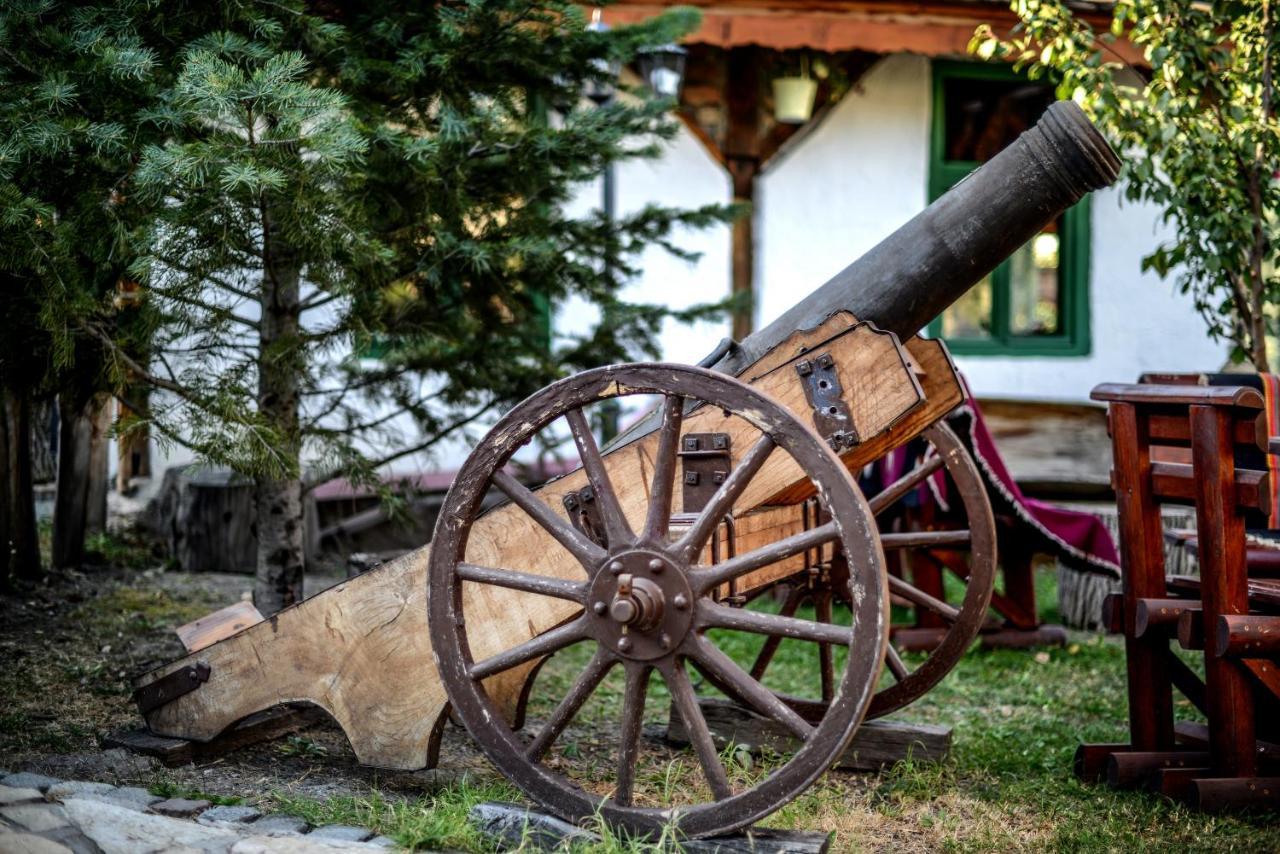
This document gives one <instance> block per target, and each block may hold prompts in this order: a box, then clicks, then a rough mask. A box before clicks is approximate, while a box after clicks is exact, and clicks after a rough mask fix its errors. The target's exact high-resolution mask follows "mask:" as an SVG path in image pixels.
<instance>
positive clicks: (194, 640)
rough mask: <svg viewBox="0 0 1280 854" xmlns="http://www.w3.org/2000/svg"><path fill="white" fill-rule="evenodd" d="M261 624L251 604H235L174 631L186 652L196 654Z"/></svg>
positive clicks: (260, 619) (258, 614) (260, 616)
mask: <svg viewBox="0 0 1280 854" xmlns="http://www.w3.org/2000/svg"><path fill="white" fill-rule="evenodd" d="M261 622H262V615H261V614H260V613H258V609H257V608H255V607H253V603H252V602H237V603H235V604H234V605H228V606H227V607H225V608H222V609H220V610H217V611H214V612H213V613H212V614H205V615H204V616H203V617H201V618H199V619H198V620H192V621H191V622H190V623H187V624H186V625H183V626H178V628H177V629H176V631H177V633H178V639H179V640H181V641H182V645H183V646H184V647H186V650H187V652H198V651H199V650H202V649H204V648H205V647H207V646H212V645H213V644H215V643H217V642H218V641H220V640H223V639H224V638H229V637H231V636H232V635H234V634H236V633H237V632H241V631H244V630H245V629H247V628H249V627H250V626H255V625H257V624H258V623H261Z"/></svg>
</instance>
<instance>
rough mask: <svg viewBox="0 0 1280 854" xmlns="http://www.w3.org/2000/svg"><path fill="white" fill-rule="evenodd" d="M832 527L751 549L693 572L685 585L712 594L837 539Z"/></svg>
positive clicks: (826, 525) (833, 526) (831, 523)
mask: <svg viewBox="0 0 1280 854" xmlns="http://www.w3.org/2000/svg"><path fill="white" fill-rule="evenodd" d="M839 536H840V534H839V532H838V531H836V523H835V522H828V523H827V524H825V525H821V526H819V527H817V528H813V529H811V530H808V531H801V532H800V533H799V534H792V535H791V536H790V537H784V538H783V539H781V540H777V541H776V542H772V543H770V544H769V545H767V546H761V547H760V548H758V549H753V550H752V551H749V552H747V553H746V554H740V555H738V556H736V557H731V558H729V559H728V560H726V561H722V562H721V563H717V564H716V565H715V566H710V567H707V568H705V569H695V570H692V571H691V572H690V573H689V583H690V585H692V586H693V589H694V592H695V593H697V594H702V593H705V592H706V591H708V590H713V589H715V588H716V587H719V586H720V585H721V584H724V583H725V582H727V581H731V580H732V579H734V578H737V577H738V576H740V575H745V574H746V573H748V572H752V571H753V570H757V569H760V568H761V567H766V566H768V565H769V564H771V563H777V562H778V561H780V560H784V559H786V558H789V557H791V556H792V555H797V554H800V553H801V552H803V551H806V550H808V549H811V548H815V547H816V546H821V545H824V544H826V543H829V542H831V541H832V540H834V539H836V538H837V537H839Z"/></svg>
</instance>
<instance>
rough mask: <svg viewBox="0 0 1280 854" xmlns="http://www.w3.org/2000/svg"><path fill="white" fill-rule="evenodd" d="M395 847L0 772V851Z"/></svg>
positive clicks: (245, 809)
mask: <svg viewBox="0 0 1280 854" xmlns="http://www.w3.org/2000/svg"><path fill="white" fill-rule="evenodd" d="M395 847H396V845H395V842H393V841H392V840H391V839H388V838H387V837H385V836H378V837H374V835H373V833H371V832H370V831H368V830H365V829H364V828H361V827H349V826H346V825H329V826H327V827H317V828H311V827H310V826H308V825H307V823H306V822H305V821H303V820H302V819H300V818H297V817H295V816H290V815H267V816H264V815H263V814H262V813H261V812H259V811H258V810H256V809H254V808H253V807H249V806H213V805H212V804H210V803H209V802H208V801H200V800H189V799H186V798H170V799H168V800H166V799H164V798H160V797H157V796H156V795H153V794H151V793H150V792H148V791H147V790H146V789H141V788H138V787H136V786H120V787H117V786H112V785H110V784H108V783H91V782H83V781H75V780H71V781H64V780H56V779H54V778H52V777H46V776H44V775H42V774H29V773H20V774H7V773H5V772H3V771H0V854H152V852H157V853H158V852H161V851H182V852H186V854H196V852H206V853H207V854H333V852H335V851H370V852H373V851H386V850H389V849H393V848H395Z"/></svg>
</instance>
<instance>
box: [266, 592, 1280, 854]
mask: <svg viewBox="0 0 1280 854" xmlns="http://www.w3.org/2000/svg"><path fill="white" fill-rule="evenodd" d="M1040 581H1041V584H1040V587H1041V591H1040V592H1041V600H1042V611H1043V616H1044V617H1045V618H1046V619H1049V620H1052V619H1054V618H1055V617H1056V608H1055V601H1056V597H1055V591H1054V588H1053V580H1052V577H1051V576H1050V575H1049V574H1047V573H1045V574H1042V576H1041V578H1040ZM738 637H739V638H741V636H738ZM735 641H736V642H735V643H733V644H731V645H730V646H729V647H728V650H729V651H730V652H731V653H732V654H733V655H734V656H735V658H737V659H738V660H739V661H740V662H743V663H747V664H749V663H750V660H751V658H752V657H753V655H754V652H755V649H756V648H758V645H759V641H757V640H754V639H753V640H751V641H741V640H738V639H735ZM792 643H793V642H790V641H788V642H786V643H784V645H783V647H782V649H781V651H780V652H779V657H778V659H777V665H776V666H775V668H774V669H771V671H770V674H771V676H772V677H773V679H772V682H771V686H772V687H777V688H783V689H786V690H791V691H797V690H803V691H804V692H805V693H810V694H812V690H813V684H812V681H811V680H816V669H815V666H814V665H813V663H812V662H813V659H814V656H813V652H812V648H810V649H808V650H806V649H805V648H804V647H803V646H802V645H800V644H798V643H797V644H795V645H794V646H791V647H790V648H788V647H789V645H791V644H792ZM587 653H588V651H587V650H585V649H581V648H575V649H571V650H569V651H568V653H567V654H562V655H560V656H557V657H556V659H553V661H552V663H551V664H549V665H548V666H547V667H546V668H545V669H544V673H543V675H542V676H541V677H540V678H539V681H538V684H537V686H536V687H535V701H534V704H533V706H532V707H531V710H530V714H531V715H532V716H534V717H539V716H541V715H545V714H546V713H547V712H548V711H549V710H550V708H552V706H553V705H554V703H555V702H556V701H558V699H559V698H560V697H561V696H563V693H564V688H565V687H566V686H567V685H568V684H569V681H570V680H571V679H572V678H573V676H574V675H576V673H577V671H578V670H579V669H580V668H581V666H582V665H583V664H584V663H585V661H586V658H587ZM619 677H620V674H618V673H614V674H612V675H611V676H610V677H609V679H608V680H606V683H605V685H604V686H602V688H601V690H599V691H598V692H597V695H596V697H595V698H593V700H592V701H591V702H590V703H588V705H587V706H586V707H585V708H584V710H583V712H582V720H583V721H584V722H585V728H581V727H580V728H577V729H571V730H569V731H568V732H567V733H566V734H565V736H564V737H562V740H561V741H560V742H558V744H557V746H558V749H559V750H560V755H559V756H556V757H554V759H552V760H551V761H553V762H556V763H562V764H563V765H564V766H566V767H572V768H573V771H574V773H575V777H574V778H575V779H576V780H579V781H582V782H583V783H584V785H586V786H588V787H592V783H593V782H594V781H596V780H600V781H601V785H602V786H603V787H604V788H606V789H607V782H608V780H609V779H610V777H611V774H612V770H611V767H612V766H611V765H610V764H609V763H610V761H611V755H610V754H609V751H608V750H607V749H600V746H599V742H601V741H607V735H603V737H602V734H604V733H608V732H609V731H610V730H611V729H612V730H613V731H615V732H616V727H617V723H616V722H617V721H618V719H619V718H618V709H617V696H618V693H617V692H618V690H619V689H620V688H621V680H620V678H619ZM666 708H667V697H666V694H665V691H663V690H662V686H661V683H660V682H659V681H658V680H656V679H655V680H654V682H653V683H652V685H651V691H650V702H649V705H648V706H647V714H646V720H647V721H649V722H655V723H656V722H661V721H663V720H664V715H665V709H666ZM1182 713H1183V714H1185V715H1186V716H1188V717H1190V716H1191V715H1190V712H1189V710H1188V709H1186V708H1185V707H1184V708H1183V709H1182ZM1125 714H1126V712H1125V694H1124V653H1123V650H1122V648H1121V647H1120V645H1119V643H1118V642H1117V641H1116V640H1115V639H1109V638H1104V637H1102V636H1098V635H1085V634H1081V635H1079V636H1078V638H1077V639H1076V640H1075V642H1073V643H1071V644H1070V645H1069V646H1068V647H1067V648H1066V649H1053V650H1042V651H1008V650H1004V651H982V650H979V649H974V650H972V651H970V652H969V654H968V655H967V656H966V657H965V658H964V660H963V661H962V662H961V663H960V665H959V666H958V667H957V668H956V669H955V670H954V671H953V672H952V673H951V674H950V675H949V676H948V677H947V678H946V679H945V680H944V681H943V682H942V684H941V685H939V686H938V687H937V688H936V689H935V690H934V691H932V692H931V693H930V694H929V695H927V696H926V697H924V698H923V699H922V700H920V701H918V702H917V703H915V704H914V705H913V706H911V707H909V708H907V709H906V710H904V711H902V712H899V713H898V714H897V715H896V717H897V718H900V719H903V720H910V721H920V722H930V723H938V724H945V725H948V726H951V727H954V746H953V750H952V755H951V757H950V759H949V760H948V761H946V762H944V763H940V764H939V763H901V764H899V765H898V766H897V767H894V768H892V769H890V770H888V771H886V772H884V773H882V774H879V775H872V774H856V775H855V774H846V773H835V772H833V773H830V774H827V775H826V776H825V777H824V778H822V779H821V780H820V781H819V782H818V783H817V784H816V785H815V786H813V787H812V788H811V789H810V790H809V791H807V792H806V793H805V794H803V795H802V796H801V797H800V798H798V799H797V800H796V801H794V802H792V803H791V804H788V805H787V806H786V807H784V808H783V809H782V810H780V811H779V812H778V813H775V814H774V815H773V816H772V817H770V818H769V819H768V820H767V821H766V824H767V825H768V826H773V827H784V828H799V829H824V830H832V831H834V832H835V844H834V850H837V851H863V850H867V851H875V850H894V851H902V850H906V851H911V850H920V851H932V850H957V851H971V850H981V851H1023V850H1052V851H1139V850H1164V849H1170V848H1177V849H1185V850H1206V851H1207V850H1213V851H1224V850H1241V851H1275V850H1280V822H1277V820H1276V819H1277V817H1276V816H1274V815H1255V816H1249V817H1234V818H1231V817H1228V818H1224V817H1215V816H1208V815H1201V814H1197V813H1194V812H1190V811H1188V810H1186V809H1184V808H1182V807H1180V806H1177V805H1175V804H1174V803H1172V802H1170V801H1168V800H1166V799H1164V798H1161V797H1158V796H1156V795H1152V794H1148V793H1145V792H1116V791H1112V790H1110V789H1107V788H1103V787H1095V786H1086V785H1082V784H1080V783H1078V782H1076V780H1075V779H1074V777H1073V776H1072V774H1071V759H1072V755H1073V753H1074V751H1075V749H1076V745H1077V744H1079V743H1080V742H1081V741H1093V742H1107V741H1123V740H1124V738H1125V733H1126V726H1125ZM592 722H594V723H595V724H596V726H595V727H594V728H593V727H592V725H591V724H592ZM650 752H652V753H657V754H659V755H657V756H655V757H654V758H652V759H651V760H650V761H649V763H648V764H647V765H642V767H641V769H640V771H639V772H638V775H637V776H638V779H639V780H640V781H641V782H640V783H639V784H638V792H637V800H638V801H641V800H645V799H647V800H649V801H651V802H654V803H659V802H662V801H664V800H665V799H666V798H667V796H668V795H669V794H670V793H671V792H673V791H681V792H683V791H688V790H690V789H699V788H702V787H703V782H702V778H701V775H700V773H699V771H698V769H697V765H696V761H694V760H693V759H692V758H691V753H688V754H683V755H676V756H675V757H674V758H673V757H672V756H671V755H667V756H662V755H661V751H650ZM726 759H727V760H728V761H729V764H730V766H731V770H732V773H733V776H734V777H736V778H737V782H744V781H746V780H748V779H750V778H752V777H754V776H757V775H760V774H763V773H765V772H766V771H767V767H766V766H765V765H763V764H761V763H760V762H759V760H754V761H753V760H751V759H749V758H748V757H745V756H743V755H741V754H733V755H727V756H726ZM735 760H736V761H735ZM704 791H705V790H704ZM495 798H496V799H516V800H518V799H519V794H518V792H516V791H515V790H513V789H512V788H511V787H509V786H507V785H506V784H504V783H501V782H495V781H488V782H482V783H478V784H476V783H462V784H459V785H455V786H452V787H450V788H447V789H445V790H443V791H441V792H440V793H438V794H436V795H434V796H432V797H429V798H422V799H418V800H412V801H404V800H397V799H392V798H384V797H381V796H377V795H375V796H373V797H361V798H336V799H332V800H329V801H324V802H318V801H310V800H300V799H288V798H285V799H280V800H279V801H278V803H279V805H280V806H281V807H282V808H284V809H286V810H288V811H291V812H294V813H297V814H299V815H303V816H305V817H306V818H308V819H309V820H311V821H313V822H349V823H358V824H363V825H366V826H370V827H374V828H376V829H377V830H378V831H379V832H381V833H385V834H388V835H390V836H393V837H395V838H397V839H398V840H399V841H401V842H402V843H403V844H405V845H408V846H415V847H424V848H456V849H461V850H466V851H486V850H491V848H488V847H486V844H485V842H484V840H483V839H481V838H479V837H478V836H477V835H476V834H475V833H474V831H472V830H471V829H470V828H469V827H468V826H467V824H466V822H465V815H466V811H467V809H468V808H469V807H470V805H471V804H473V803H475V802H477V801H479V800H485V799H495ZM595 850H601V851H614V850H624V851H625V850H645V846H642V845H639V844H636V843H634V842H628V841H627V840H623V839H618V838H615V837H610V836H607V835H606V841H605V843H604V844H602V845H600V846H597V847H596V849H595Z"/></svg>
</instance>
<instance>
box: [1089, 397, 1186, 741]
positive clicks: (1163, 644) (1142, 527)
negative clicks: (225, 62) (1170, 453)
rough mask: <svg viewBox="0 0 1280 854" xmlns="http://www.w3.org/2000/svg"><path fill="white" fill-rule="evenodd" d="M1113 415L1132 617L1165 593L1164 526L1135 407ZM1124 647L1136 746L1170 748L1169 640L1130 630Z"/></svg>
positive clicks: (1127, 607) (1121, 406)
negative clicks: (1146, 601) (1140, 603)
mask: <svg viewBox="0 0 1280 854" xmlns="http://www.w3.org/2000/svg"><path fill="white" fill-rule="evenodd" d="M1094 396H1095V399H1096V397H1097V390H1096V389H1095V391H1094ZM1110 418H1111V435H1112V451H1113V454H1114V466H1115V468H1114V472H1115V474H1114V476H1115V482H1116V506H1117V509H1118V512H1119V514H1120V531H1121V537H1120V556H1121V564H1122V565H1123V566H1124V568H1125V573H1124V579H1123V580H1124V591H1123V595H1124V613H1125V614H1127V615H1129V614H1134V613H1135V612H1136V610H1137V605H1138V600H1139V599H1159V598H1163V597H1164V596H1165V584H1164V529H1163V526H1162V525H1161V521H1160V513H1159V507H1158V505H1157V503H1156V499H1155V495H1154V494H1153V492H1152V483H1151V455H1150V450H1149V449H1150V444H1149V439H1148V437H1147V433H1146V430H1145V424H1144V423H1142V418H1141V416H1140V415H1139V413H1138V410H1137V407H1135V406H1134V405H1133V404H1132V403H1112V404H1111V411H1110ZM1126 628H1128V626H1126ZM1124 645H1125V666H1126V668H1127V672H1128V689H1129V738H1130V740H1131V741H1132V744H1133V748H1134V749H1136V750H1141V751H1157V750H1169V749H1170V748H1172V747H1173V688H1172V683H1171V679H1170V676H1169V667H1168V661H1167V660H1166V656H1167V655H1168V646H1169V644H1168V641H1167V640H1166V639H1164V638H1155V637H1150V636H1148V637H1143V638H1138V637H1134V636H1133V635H1132V634H1131V633H1126V636H1125V642H1124Z"/></svg>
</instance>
